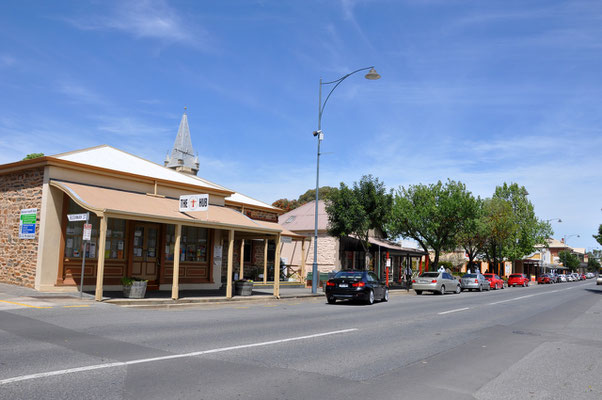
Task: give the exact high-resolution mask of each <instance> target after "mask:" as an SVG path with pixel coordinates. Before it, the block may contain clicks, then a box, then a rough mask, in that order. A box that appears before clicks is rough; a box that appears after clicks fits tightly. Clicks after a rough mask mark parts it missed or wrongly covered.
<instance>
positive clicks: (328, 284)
mask: <svg viewBox="0 0 602 400" xmlns="http://www.w3.org/2000/svg"><path fill="white" fill-rule="evenodd" d="M326 286H334V282H331V281H328V282H326Z"/></svg>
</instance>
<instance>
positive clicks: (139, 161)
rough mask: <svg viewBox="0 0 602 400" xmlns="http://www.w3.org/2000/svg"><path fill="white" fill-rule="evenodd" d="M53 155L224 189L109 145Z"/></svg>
mask: <svg viewBox="0 0 602 400" xmlns="http://www.w3.org/2000/svg"><path fill="white" fill-rule="evenodd" d="M51 157H53V158H58V159H61V160H66V161H73V162H76V163H80V164H86V165H91V166H94V167H100V168H106V169H112V170H115V171H121V172H127V173H130V174H136V175H142V176H148V177H150V178H157V179H164V180H168V181H173V182H180V183H186V184H189V185H197V186H203V187H207V188H213V189H219V190H224V187H223V186H219V185H216V184H214V183H211V182H209V181H205V180H203V179H196V177H192V176H189V175H186V174H182V173H180V172H177V171H174V170H173V169H170V168H166V167H163V166H161V165H159V164H155V163H154V162H152V161H149V160H145V159H144V158H141V157H138V156H135V155H133V154H130V153H127V152H125V151H122V150H119V149H116V148H114V147H111V146H108V145H101V146H97V147H91V148H87V149H82V150H76V151H71V152H68V153H62V154H57V155H54V156H51Z"/></svg>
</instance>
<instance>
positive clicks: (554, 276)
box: [548, 272, 560, 283]
mask: <svg viewBox="0 0 602 400" xmlns="http://www.w3.org/2000/svg"><path fill="white" fill-rule="evenodd" d="M548 275H550V279H551V280H552V283H558V282H560V277H559V276H558V274H557V273H555V272H550V273H549V274H548Z"/></svg>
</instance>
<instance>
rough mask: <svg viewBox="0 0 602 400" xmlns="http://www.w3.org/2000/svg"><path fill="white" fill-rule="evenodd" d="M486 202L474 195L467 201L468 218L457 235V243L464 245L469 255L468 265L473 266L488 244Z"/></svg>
mask: <svg viewBox="0 0 602 400" xmlns="http://www.w3.org/2000/svg"><path fill="white" fill-rule="evenodd" d="M484 207H485V202H484V201H483V200H482V199H481V198H480V197H473V196H472V195H471V196H470V198H469V199H468V201H467V202H466V210H465V211H466V219H465V220H464V221H462V228H461V229H460V231H459V232H458V234H457V235H456V243H457V244H458V245H459V246H462V248H463V249H464V251H465V252H466V255H467V256H468V265H469V266H472V264H473V263H474V260H475V258H477V257H479V256H480V255H482V254H483V252H484V250H485V246H486V244H487V238H488V231H487V220H486V219H485V208H484Z"/></svg>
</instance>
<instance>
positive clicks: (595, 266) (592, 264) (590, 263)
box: [587, 254, 600, 272]
mask: <svg viewBox="0 0 602 400" xmlns="http://www.w3.org/2000/svg"><path fill="white" fill-rule="evenodd" d="M599 269H600V263H599V262H598V260H596V259H595V257H594V255H593V254H589V257H588V259H587V270H588V271H590V272H598V270H599Z"/></svg>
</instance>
